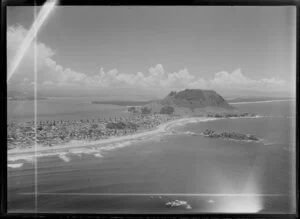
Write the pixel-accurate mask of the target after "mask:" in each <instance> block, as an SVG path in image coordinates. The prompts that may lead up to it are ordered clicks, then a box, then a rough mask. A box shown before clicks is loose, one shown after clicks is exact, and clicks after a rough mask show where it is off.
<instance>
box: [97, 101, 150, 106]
mask: <svg viewBox="0 0 300 219" xmlns="http://www.w3.org/2000/svg"><path fill="white" fill-rule="evenodd" d="M150 102H151V101H130V100H128V101H123V100H113V101H91V104H109V105H117V106H143V105H145V104H148V103H150Z"/></svg>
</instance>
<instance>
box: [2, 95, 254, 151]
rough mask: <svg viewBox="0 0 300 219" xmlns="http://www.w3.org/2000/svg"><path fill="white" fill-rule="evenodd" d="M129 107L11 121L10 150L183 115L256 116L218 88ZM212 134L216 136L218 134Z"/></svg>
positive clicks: (132, 129)
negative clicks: (114, 112)
mask: <svg viewBox="0 0 300 219" xmlns="http://www.w3.org/2000/svg"><path fill="white" fill-rule="evenodd" d="M127 110H128V116H127V117H118V118H117V117H113V118H95V119H89V120H88V119H79V120H76V121H69V120H60V121H48V120H46V121H38V122H36V123H35V122H34V121H31V122H26V123H15V122H9V123H8V124H7V132H8V134H7V143H8V149H13V148H16V147H17V148H27V147H32V145H34V144H35V142H36V143H37V144H39V145H44V146H55V145H61V144H67V143H68V142H70V141H72V140H88V141H97V140H101V139H107V138H113V137H117V136H124V135H128V134H133V133H137V132H142V131H149V130H153V129H155V128H156V127H158V126H159V125H161V124H163V123H166V122H168V121H170V120H177V119H181V118H183V117H213V118H231V117H249V116H251V117H252V116H256V114H250V113H242V112H239V111H237V110H236V109H235V108H234V107H232V106H231V105H229V104H228V103H227V102H226V100H224V98H223V97H221V96H220V95H219V94H217V93H216V92H215V91H210V90H200V89H198V90H196V89H194V90H191V89H186V90H183V91H179V92H175V91H174V92H171V93H170V94H169V95H168V96H166V97H165V98H163V99H162V100H159V101H150V102H148V103H147V104H145V105H142V106H130V107H127ZM210 134H211V133H210ZM212 136H213V137H216V134H215V133H214V134H213V135H212ZM222 136H223V137H224V135H222ZM225 136H226V135H225Z"/></svg>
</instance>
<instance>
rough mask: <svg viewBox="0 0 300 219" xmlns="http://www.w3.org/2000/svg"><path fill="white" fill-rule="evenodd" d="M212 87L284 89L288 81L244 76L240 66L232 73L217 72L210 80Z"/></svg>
mask: <svg viewBox="0 0 300 219" xmlns="http://www.w3.org/2000/svg"><path fill="white" fill-rule="evenodd" d="M210 84H211V87H217V88H223V89H232V90H266V89H269V90H283V89H285V88H287V85H288V83H287V81H284V80H280V79H278V78H262V79H260V80H253V79H250V78H248V77H246V76H244V75H243V74H242V72H241V69H240V68H238V69H236V70H234V71H233V72H232V73H228V72H226V71H221V72H218V73H216V74H215V77H214V78H213V79H212V80H210Z"/></svg>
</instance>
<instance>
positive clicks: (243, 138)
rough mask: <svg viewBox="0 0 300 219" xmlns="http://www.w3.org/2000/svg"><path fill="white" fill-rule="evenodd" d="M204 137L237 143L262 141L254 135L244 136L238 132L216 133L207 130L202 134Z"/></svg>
mask: <svg viewBox="0 0 300 219" xmlns="http://www.w3.org/2000/svg"><path fill="white" fill-rule="evenodd" d="M201 135H202V136H204V137H208V138H221V139H227V140H237V141H259V140H260V139H259V138H258V137H256V136H254V135H249V134H242V133H238V132H219V133H217V132H215V131H214V130H211V129H206V130H205V131H204V132H202V133H201Z"/></svg>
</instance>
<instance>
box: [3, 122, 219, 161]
mask: <svg viewBox="0 0 300 219" xmlns="http://www.w3.org/2000/svg"><path fill="white" fill-rule="evenodd" d="M216 119H217V118H209V117H184V118H180V119H176V120H172V121H168V122H165V123H163V124H160V125H158V126H157V127H155V128H154V129H152V130H146V131H140V132H137V133H134V134H129V135H125V136H118V137H110V138H107V139H101V140H97V141H84V140H72V141H70V142H68V143H65V144H62V145H55V146H42V145H36V146H34V145H33V146H31V147H27V148H14V149H11V150H8V161H12V162H13V161H17V160H28V161H33V158H34V157H42V156H54V155H59V156H60V158H61V159H63V160H65V161H67V162H68V159H67V158H66V155H65V154H66V153H67V152H70V153H73V154H81V153H93V154H95V156H97V157H101V154H100V152H101V151H105V150H106V151H108V150H112V149H115V148H118V147H124V146H127V145H130V144H132V143H133V141H137V140H142V139H147V138H150V137H153V136H154V135H158V134H163V133H167V132H168V131H170V130H171V129H172V128H173V127H176V126H182V125H185V124H188V123H197V122H206V121H211V120H216ZM112 144H114V145H112ZM92 146H96V147H92ZM90 147H92V148H90ZM9 165H10V164H9Z"/></svg>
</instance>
